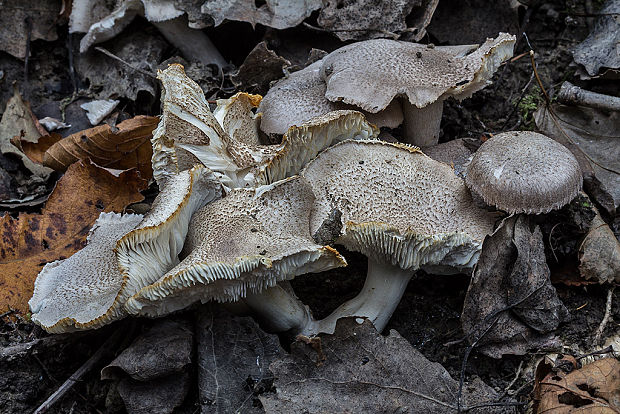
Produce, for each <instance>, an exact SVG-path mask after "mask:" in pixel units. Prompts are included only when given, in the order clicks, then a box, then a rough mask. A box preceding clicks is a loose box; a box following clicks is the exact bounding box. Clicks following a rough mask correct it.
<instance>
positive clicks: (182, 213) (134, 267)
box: [115, 166, 222, 301]
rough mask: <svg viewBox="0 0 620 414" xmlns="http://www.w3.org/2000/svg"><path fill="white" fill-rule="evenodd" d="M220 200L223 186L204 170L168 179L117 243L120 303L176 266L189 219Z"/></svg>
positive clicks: (199, 168)
mask: <svg viewBox="0 0 620 414" xmlns="http://www.w3.org/2000/svg"><path fill="white" fill-rule="evenodd" d="M221 196H222V186H221V184H220V182H219V180H217V178H216V177H215V176H214V175H213V173H212V172H211V171H210V170H209V169H208V168H205V167H202V166H196V167H194V168H192V169H191V170H187V171H182V172H180V173H179V174H177V175H175V176H173V177H171V178H170V179H169V180H168V181H167V182H166V185H165V186H164V188H163V189H162V191H161V192H160V193H159V194H158V195H157V197H156V198H155V201H154V202H153V205H152V206H151V210H150V211H149V212H148V213H147V214H146V215H145V216H144V218H143V219H142V221H140V223H139V224H138V225H137V226H136V227H135V229H134V230H132V231H130V232H129V233H127V234H126V235H124V236H123V237H122V238H120V240H118V243H117V246H116V249H115V250H116V255H117V257H118V263H119V268H120V270H121V273H122V274H123V277H124V280H125V281H124V285H125V287H124V289H123V291H122V292H121V294H120V295H119V296H120V297H121V298H122V299H123V301H124V300H125V299H126V298H128V297H129V296H131V295H133V294H134V293H136V292H137V291H138V290H140V289H141V288H143V287H144V286H146V285H149V284H151V283H153V282H154V281H156V280H157V279H159V278H160V277H161V276H162V275H163V274H165V273H166V272H167V271H169V270H170V269H172V268H173V267H174V266H176V265H177V264H178V263H179V257H178V256H179V253H180V252H181V250H182V248H183V243H184V241H185V236H186V234H187V232H188V227H189V221H190V218H191V217H192V215H193V214H194V213H195V212H196V211H197V210H198V209H200V208H201V207H203V206H204V205H205V204H207V203H210V202H212V201H213V200H217V199H219V198H220V197H221Z"/></svg>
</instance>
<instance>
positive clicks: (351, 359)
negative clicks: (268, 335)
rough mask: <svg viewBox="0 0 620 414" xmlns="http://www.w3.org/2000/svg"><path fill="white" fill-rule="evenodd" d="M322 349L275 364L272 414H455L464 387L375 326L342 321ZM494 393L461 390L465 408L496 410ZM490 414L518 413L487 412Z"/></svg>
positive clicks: (303, 349) (477, 386)
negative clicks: (321, 358) (321, 354)
mask: <svg viewBox="0 0 620 414" xmlns="http://www.w3.org/2000/svg"><path fill="white" fill-rule="evenodd" d="M320 338H321V342H322V349H323V351H324V355H325V361H324V362H323V363H322V364H317V362H318V360H319V356H318V355H317V353H316V350H315V348H316V346H314V347H313V346H312V345H307V344H305V343H303V342H295V343H293V344H292V345H291V354H290V355H284V356H283V357H282V358H281V359H280V360H278V361H276V362H274V363H273V364H271V366H270V367H269V369H270V370H271V371H272V372H273V373H274V374H275V376H276V379H275V381H274V385H275V387H276V394H275V395H270V394H263V395H261V396H260V400H261V402H262V403H263V407H264V408H265V411H266V412H267V413H302V412H303V413H401V412H416V413H424V412H426V413H454V412H456V409H457V402H456V397H457V394H458V387H459V384H458V381H455V380H454V379H452V378H451V377H450V375H449V374H448V372H447V371H446V370H445V368H444V367H442V366H441V365H440V364H438V363H436V362H431V361H429V360H427V359H426V358H425V357H424V356H423V355H422V354H421V353H420V352H419V351H417V350H416V349H415V348H414V347H412V346H411V344H410V343H409V342H407V340H405V339H404V338H403V337H401V336H400V335H399V334H398V332H396V331H394V330H392V331H390V334H389V335H388V336H387V337H385V336H382V335H381V334H379V333H378V332H377V331H376V330H375V329H374V327H373V325H372V323H370V322H369V321H364V323H363V324H361V325H360V324H358V323H357V322H356V321H355V319H354V318H347V319H340V320H339V321H338V322H337V326H336V331H335V333H334V335H321V337H320ZM496 397H497V395H496V393H495V392H494V391H493V390H492V389H491V388H490V387H488V386H487V385H486V384H484V383H483V382H482V381H480V380H474V381H472V382H470V383H468V384H465V386H464V387H463V395H462V398H463V400H462V408H463V410H465V407H466V406H473V405H477V404H483V403H484V402H491V401H493V400H494V399H495V398H496ZM483 410H484V411H480V412H485V413H499V412H513V410H512V408H510V407H485V408H484V409H483Z"/></svg>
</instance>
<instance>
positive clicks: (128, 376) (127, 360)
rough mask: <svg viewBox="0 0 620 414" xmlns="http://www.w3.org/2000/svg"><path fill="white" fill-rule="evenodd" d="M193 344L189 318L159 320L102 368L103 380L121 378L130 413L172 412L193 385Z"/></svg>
mask: <svg viewBox="0 0 620 414" xmlns="http://www.w3.org/2000/svg"><path fill="white" fill-rule="evenodd" d="M193 345H194V335H193V330H192V325H191V323H190V322H189V321H186V320H183V319H176V320H175V319H172V320H171V319H158V320H157V321H155V322H154V324H153V326H151V327H150V328H149V329H148V330H147V331H146V332H144V333H143V334H142V335H140V336H139V337H138V338H137V339H136V340H134V341H133V343H132V344H131V345H130V346H129V347H127V348H126V349H125V350H124V351H123V352H121V354H120V355H119V356H118V357H116V358H115V359H114V361H112V363H110V364H109V365H107V366H106V367H105V368H103V369H102V370H101V379H120V382H119V384H118V392H119V394H120V396H121V398H122V399H123V401H124V402H125V407H126V408H127V411H128V412H129V413H171V412H173V410H174V408H175V407H178V406H179V405H181V403H182V402H183V400H184V399H185V396H186V395H187V392H188V390H189V388H190V384H191V381H190V375H189V374H190V369H189V368H190V364H191V362H192V349H193Z"/></svg>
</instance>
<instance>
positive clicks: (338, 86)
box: [321, 33, 515, 113]
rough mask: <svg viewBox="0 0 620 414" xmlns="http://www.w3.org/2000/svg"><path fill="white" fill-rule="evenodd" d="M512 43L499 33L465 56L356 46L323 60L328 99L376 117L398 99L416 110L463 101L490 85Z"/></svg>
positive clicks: (403, 46) (388, 44)
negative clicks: (448, 100) (452, 99)
mask: <svg viewBox="0 0 620 414" xmlns="http://www.w3.org/2000/svg"><path fill="white" fill-rule="evenodd" d="M514 42H515V37H514V36H512V35H509V34H506V33H500V35H499V36H498V37H497V38H496V39H489V40H487V41H486V42H485V43H484V44H483V45H482V46H480V47H479V48H478V49H477V50H476V51H474V52H472V53H470V54H469V55H466V56H461V55H462V54H461V53H460V50H459V49H458V48H441V47H436V48H429V47H427V46H426V45H421V44H417V43H409V42H402V41H396V40H389V39H373V40H367V41H364V42H358V43H353V44H350V45H347V46H344V47H341V48H340V49H337V50H335V51H334V52H332V53H330V54H329V55H327V56H325V57H324V58H323V60H322V62H323V64H322V66H321V76H322V77H323V79H324V80H325V83H326V84H327V90H326V92H325V97H326V98H327V99H329V100H330V101H332V102H339V101H342V102H344V103H348V104H351V105H355V106H358V107H360V108H362V109H363V110H365V111H368V112H372V113H376V112H378V111H381V110H383V109H385V108H386V107H387V106H388V105H389V104H390V103H391V102H392V101H393V99H394V98H395V97H396V96H403V95H404V96H406V97H407V99H408V101H409V103H411V104H412V105H414V106H416V107H418V108H424V107H426V106H427V105H429V104H431V103H433V102H435V101H437V100H438V99H440V98H442V97H443V98H447V97H448V96H454V97H455V98H457V99H464V98H467V97H469V96H471V94H473V93H474V92H475V91H477V90H479V89H482V88H484V87H485V86H486V85H487V84H488V83H489V79H490V78H491V76H492V75H493V72H494V71H495V70H496V69H497V67H499V64H500V63H501V62H502V61H503V60H505V59H506V58H507V57H509V56H512V48H513V45H514Z"/></svg>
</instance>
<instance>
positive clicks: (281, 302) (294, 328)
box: [243, 281, 315, 334]
mask: <svg viewBox="0 0 620 414" xmlns="http://www.w3.org/2000/svg"><path fill="white" fill-rule="evenodd" d="M243 303H245V305H247V306H248V308H250V311H251V314H252V316H253V317H254V319H256V320H257V322H258V323H259V324H260V325H261V328H263V329H264V330H266V331H268V332H273V333H280V332H290V333H292V334H297V333H300V332H303V331H306V330H314V329H315V328H314V324H315V321H314V319H313V318H312V313H311V312H310V309H309V308H308V307H307V306H306V305H304V304H303V302H302V301H300V300H299V299H298V298H297V296H296V295H295V293H294V292H293V289H292V288H291V286H290V284H289V282H287V281H284V282H280V283H278V284H277V285H275V286H273V287H270V288H269V289H265V290H263V291H262V292H260V293H249V294H248V295H247V296H246V297H245V298H244V299H243Z"/></svg>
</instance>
